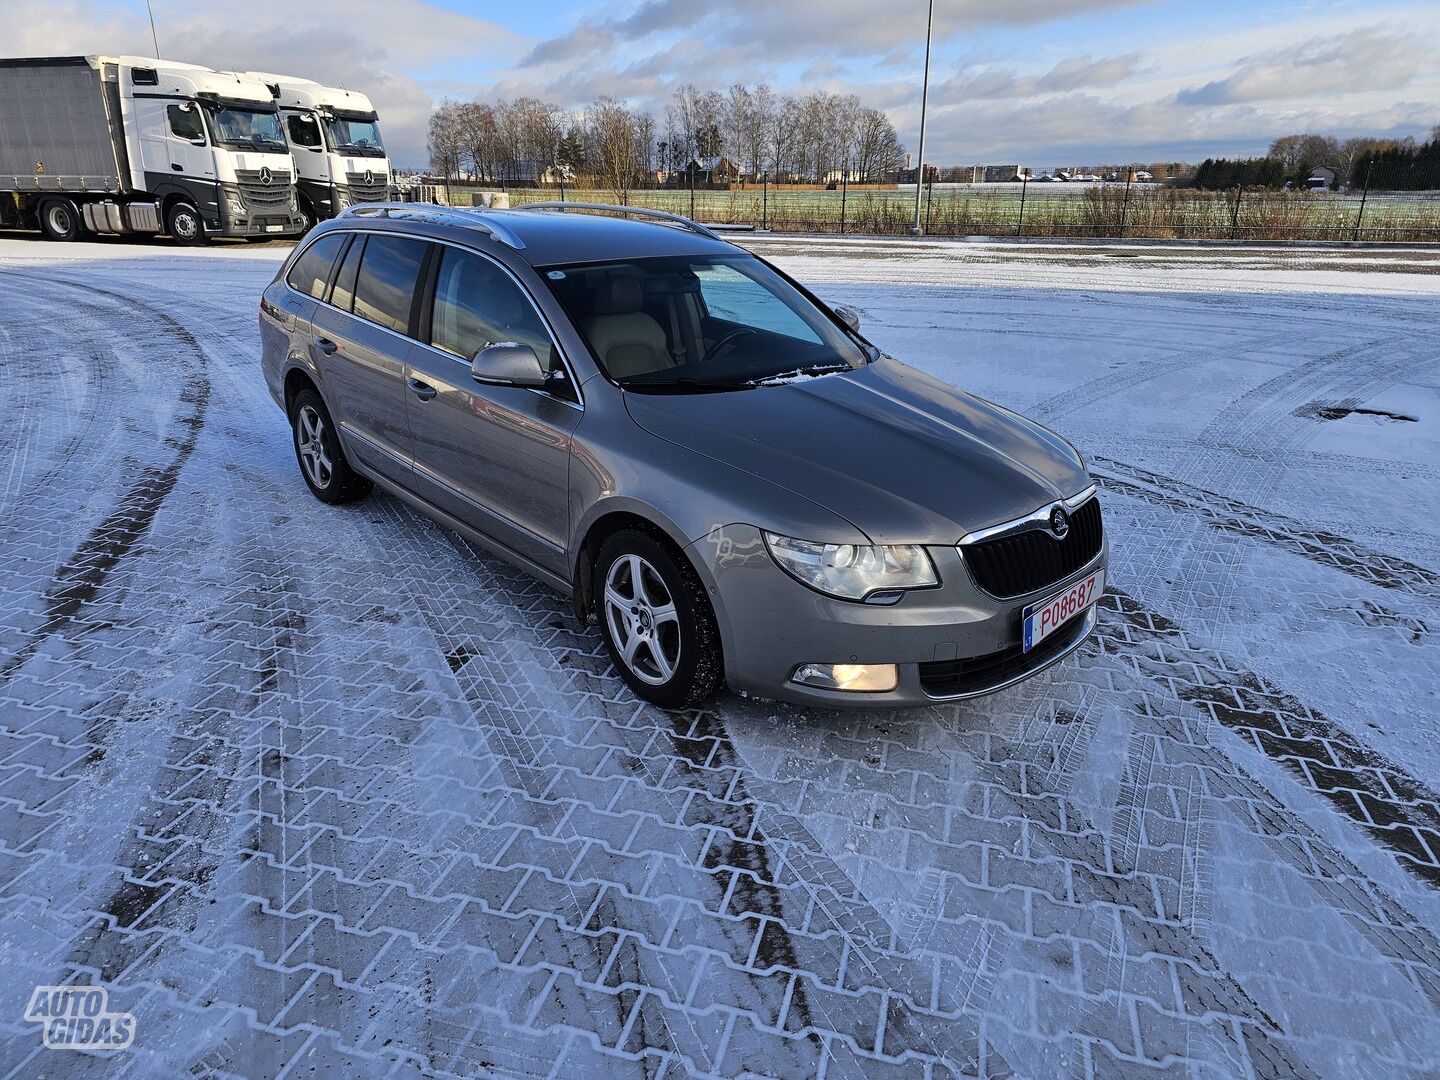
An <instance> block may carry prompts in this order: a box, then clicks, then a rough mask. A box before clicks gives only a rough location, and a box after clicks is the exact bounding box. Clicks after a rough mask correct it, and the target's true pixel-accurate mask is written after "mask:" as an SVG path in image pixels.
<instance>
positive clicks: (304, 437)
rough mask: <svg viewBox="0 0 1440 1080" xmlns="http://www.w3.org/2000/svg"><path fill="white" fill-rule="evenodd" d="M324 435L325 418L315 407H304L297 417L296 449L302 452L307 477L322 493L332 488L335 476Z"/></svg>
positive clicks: (302, 462) (301, 461)
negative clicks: (332, 480)
mask: <svg viewBox="0 0 1440 1080" xmlns="http://www.w3.org/2000/svg"><path fill="white" fill-rule="evenodd" d="M324 435H325V419H324V417H322V416H321V415H320V413H319V412H318V411H317V410H316V409H315V407H314V406H313V405H302V406H301V407H300V411H299V412H298V413H297V414H296V416H295V449H296V450H298V451H299V452H300V463H301V464H302V465H303V466H304V467H305V475H306V476H308V477H309V478H310V482H311V483H312V484H314V485H315V486H316V487H317V488H319V489H320V490H321V491H324V490H325V489H326V488H328V487H329V486H330V478H331V477H332V476H333V475H334V468H333V467H332V466H331V464H330V455H329V454H328V453H326V451H325V440H324Z"/></svg>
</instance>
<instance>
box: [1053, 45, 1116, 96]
mask: <svg viewBox="0 0 1440 1080" xmlns="http://www.w3.org/2000/svg"><path fill="white" fill-rule="evenodd" d="M1139 67H1140V54H1139V53H1125V54H1124V55H1122V56H1102V57H1101V58H1100V59H1099V60H1093V59H1091V58H1090V57H1089V56H1076V57H1072V58H1070V59H1069V60H1062V61H1060V63H1058V64H1056V65H1055V66H1054V67H1053V68H1051V69H1050V70H1049V71H1048V72H1046V73H1045V74H1044V75H1042V76H1041V77H1040V85H1041V86H1043V87H1045V88H1046V89H1049V90H1078V89H1080V88H1081V87H1086V86H1114V85H1115V84H1116V83H1118V82H1123V81H1124V80H1126V79H1128V78H1129V77H1130V76H1131V75H1133V74H1135V72H1136V71H1137V70H1138V69H1139Z"/></svg>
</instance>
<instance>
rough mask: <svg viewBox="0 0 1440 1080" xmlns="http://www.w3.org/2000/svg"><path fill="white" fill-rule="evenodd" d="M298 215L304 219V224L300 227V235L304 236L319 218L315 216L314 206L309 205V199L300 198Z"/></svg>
mask: <svg viewBox="0 0 1440 1080" xmlns="http://www.w3.org/2000/svg"><path fill="white" fill-rule="evenodd" d="M300 216H301V217H302V218H303V219H304V221H305V224H304V225H303V226H301V229H300V236H304V235H305V234H306V233H308V232H309V231H310V230H311V229H313V228H314V227H315V224H316V222H318V221H319V218H317V217H316V216H315V208H314V207H313V206H311V205H310V200H309V199H301V200H300ZM296 239H299V237H296Z"/></svg>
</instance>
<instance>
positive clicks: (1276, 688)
mask: <svg viewBox="0 0 1440 1080" xmlns="http://www.w3.org/2000/svg"><path fill="white" fill-rule="evenodd" d="M746 242H747V243H750V244H752V245H753V246H754V247H755V248H756V249H757V250H759V251H761V252H762V253H763V254H765V255H766V256H767V257H770V258H773V259H775V260H776V261H777V262H778V263H779V264H780V265H781V266H782V267H784V268H785V269H786V270H787V271H789V272H790V273H791V274H793V275H795V276H796V277H798V278H799V279H800V280H802V281H804V282H805V283H806V284H807V285H809V286H811V287H812V288H813V289H814V290H815V291H816V292H817V293H819V294H820V295H822V296H824V297H825V298H826V299H828V300H831V301H833V302H836V303H846V304H850V305H852V306H854V307H857V308H858V309H859V310H860V311H861V312H862V317H863V320H864V327H865V330H866V332H867V333H868V334H869V335H870V336H871V337H872V338H873V339H874V340H875V341H877V343H879V344H880V345H882V346H883V347H885V348H886V349H887V350H889V351H891V352H893V353H895V354H896V355H898V356H901V357H902V358H904V359H908V360H910V361H911V362H913V363H915V364H917V365H918V366H921V367H924V368H926V369H927V370H929V371H932V372H934V373H936V374H938V375H940V376H942V377H944V378H946V379H948V380H950V381H953V382H955V383H957V384H959V385H961V386H964V387H966V388H968V389H971V390H974V391H975V392H977V393H979V394H981V395H983V396H985V397H988V398H991V399H993V400H996V401H998V402H1000V403H1002V404H1004V405H1007V406H1011V407H1014V408H1016V409H1017V410H1019V411H1021V412H1025V413H1027V414H1029V415H1032V416H1035V417H1037V418H1038V419H1041V420H1042V421H1044V422H1046V423H1048V424H1050V425H1051V426H1053V427H1055V428H1056V429H1057V430H1059V431H1061V432H1062V433H1063V434H1065V435H1067V436H1068V437H1070V438H1071V439H1072V440H1073V441H1075V443H1076V444H1077V445H1078V446H1079V447H1080V448H1081V450H1082V451H1083V452H1084V453H1085V455H1086V457H1087V459H1088V460H1089V462H1090V464H1091V468H1092V471H1093V472H1094V473H1095V475H1096V476H1097V477H1098V478H1099V479H1100V481H1101V484H1102V489H1103V498H1104V504H1105V512H1106V527H1107V530H1108V533H1109V536H1110V542H1111V545H1112V568H1111V572H1110V578H1111V582H1110V587H1111V590H1112V591H1111V593H1110V594H1109V595H1107V597H1106V598H1105V600H1104V601H1103V603H1104V611H1103V617H1102V620H1101V628H1100V632H1099V633H1098V634H1097V636H1096V638H1095V639H1094V640H1093V641H1092V643H1091V644H1090V645H1089V646H1087V647H1086V648H1085V649H1084V650H1083V651H1082V652H1081V653H1080V654H1078V655H1077V656H1076V657H1073V658H1071V659H1070V660H1068V661H1066V662H1065V663H1063V664H1061V665H1059V666H1057V667H1055V668H1052V669H1050V671H1048V672H1046V673H1045V674H1043V675H1041V676H1040V677H1037V678H1036V679H1033V680H1031V681H1030V682H1028V683H1026V684H1023V685H1022V686H1020V687H1018V688H1016V689H1014V690H1012V691H1008V692H1005V693H1002V694H997V695H994V696H992V697H990V698H987V699H984V700H982V701H980V702H978V703H970V704H965V705H958V706H951V707H945V708H934V709H930V710H925V711H918V712H905V713H881V714H844V715H838V714H830V713H821V712H815V711H807V710H805V709H800V708H795V707H790V706H782V705H775V704H772V703H768V702H763V701H756V700H747V699H741V698H737V697H734V696H725V697H723V698H722V699H720V701H719V702H718V703H717V704H716V705H715V707H713V708H712V709H708V710H705V711H697V712H692V713H686V714H678V715H671V714H666V713H662V712H659V711H657V710H654V709H652V708H649V707H648V706H641V705H639V704H637V703H636V701H635V700H634V699H633V698H632V697H631V696H630V695H629V694H628V693H627V691H626V690H625V688H624V687H623V685H622V684H621V683H620V682H619V680H618V679H616V678H614V677H612V676H611V675H610V674H608V672H607V671H606V665H605V663H604V661H603V659H602V647H601V643H600V639H599V637H598V634H597V633H596V632H595V631H594V629H593V628H586V627H581V626H578V625H577V624H576V623H575V622H574V620H573V617H572V616H570V615H569V614H568V612H567V605H566V603H565V602H564V601H562V600H561V599H560V598H559V597H558V596H556V595H555V594H553V593H551V592H549V591H548V590H547V589H546V588H544V587H542V586H540V585H537V584H535V583H533V582H532V581H530V580H529V579H527V578H525V577H523V576H521V575H520V574H518V573H517V572H515V571H513V570H512V569H510V568H509V567H508V566H507V565H505V564H504V563H501V562H500V561H499V560H497V559H494V558H491V557H489V556H487V555H486V554H485V553H484V552H482V551H478V550H474V549H472V548H470V547H469V546H468V545H467V544H466V543H465V542H463V541H462V540H460V539H459V538H458V537H456V536H454V535H453V534H450V533H448V532H446V531H445V530H443V529H441V528H440V527H438V526H437V525H435V524H433V523H431V522H430V521H428V520H427V519H424V518H422V517H420V516H418V515H416V514H414V513H412V512H411V511H409V510H408V509H406V508H405V507H404V506H402V505H401V504H399V503H398V502H397V501H395V500H393V499H391V498H389V497H386V496H383V495H378V494H377V495H375V496H372V497H371V498H370V499H368V500H366V501H364V502H361V503H358V504H356V505H354V506H351V507H343V508H331V507H326V506H323V505H321V504H320V503H318V502H316V501H315V500H314V499H312V498H311V497H310V496H309V495H308V493H307V492H306V489H305V487H304V485H303V483H302V482H301V480H300V477H299V474H298V472H297V470H296V466H295V462H294V458H293V454H292V451H291V448H290V443H289V433H288V430H287V428H286V425H285V422H284V419H283V417H282V416H281V415H280V413H279V411H278V410H277V409H276V408H275V406H274V404H273V402H271V400H270V399H269V397H268V395H267V394H266V392H265V390H264V387H263V386H262V385H261V380H260V375H259V371H258V366H257V361H258V356H257V353H258V341H257V333H256V328H255V320H256V308H257V305H258V296H259V292H260V289H261V287H262V286H263V284H264V283H265V282H267V281H268V280H269V279H270V277H271V276H272V275H273V273H274V271H275V268H276V265H277V263H278V260H279V259H280V258H281V257H282V255H283V254H284V249H282V248H278V247H276V248H272V247H268V246H267V247H265V248H253V247H230V248H226V249H223V250H222V249H219V248H216V249H214V250H207V251H203V252H199V253H195V252H188V251H186V252H180V251H175V250H173V249H169V248H167V247H165V246H163V245H159V244H156V245H145V244H119V243H108V244H91V245H76V246H70V247H57V246H54V245H50V244H47V243H43V242H39V241H30V240H16V239H0V417H3V422H0V965H3V970H4V973H5V976H4V978H3V980H0V1076H23V1077H29V1076H42V1075H43V1076H97V1077H98V1076H102V1075H103V1076H106V1077H111V1076H135V1077H140V1076H144V1077H152V1076H153V1077H167V1078H169V1077H176V1076H195V1077H211V1076H216V1077H221V1076H265V1077H274V1076H280V1075H294V1076H307V1075H315V1076H347V1077H348V1076H361V1075H395V1076H420V1075H424V1076H431V1075H436V1076H476V1075H481V1076H501V1077H510V1076H524V1077H530V1076H537V1077H543V1076H554V1077H567V1078H568V1077H600V1076H632V1075H633V1076H637V1077H639V1076H646V1077H651V1076H660V1075H663V1076H666V1077H670V1076H684V1075H690V1074H694V1075H710V1074H717V1075H723V1076H738V1075H745V1074H755V1075H767V1076H781V1077H811V1076H816V1075H823V1076H825V1077H829V1078H834V1077H842V1076H845V1077H848V1076H861V1075H864V1076H886V1077H890V1076H894V1077H916V1078H921V1077H925V1078H929V1077H939V1076H949V1075H975V1074H979V1075H983V1076H1005V1075H1014V1076H1017V1077H1048V1076H1076V1077H1080V1076H1092V1075H1095V1076H1099V1075H1107V1076H1108V1075H1149V1074H1150V1073H1152V1072H1160V1071H1169V1072H1172V1073H1175V1074H1186V1075H1190V1076H1197V1077H1201V1076H1203V1077H1212V1076H1255V1077H1291V1076H1319V1077H1341V1076H1374V1077H1386V1078H1388V1077H1395V1076H1423V1075H1434V1074H1436V1072H1437V1071H1440V1049H1437V1048H1440V930H1437V929H1436V928H1437V927H1440V895H1437V890H1440V739H1437V738H1436V735H1437V731H1440V650H1437V647H1436V635H1437V633H1440V540H1437V535H1440V532H1437V524H1436V523H1437V521H1440V497H1437V495H1436V491H1437V480H1440V305H1437V301H1440V252H1424V251H1414V252H1384V253H1370V252H1358V251H1336V250H1329V251H1314V252H1288V251H1264V250H1256V249H1250V248H1236V249H1225V250H1205V251H1199V250H1196V249H1185V248H1164V247H1121V246H1114V247H1094V248H1087V247H1079V246H1063V247H1061V246H1053V247H1041V246H1036V245H1025V246H1023V247H1007V246H997V245H979V244H974V245H971V244H948V243H918V244H917V243H912V242H907V241H891V242H885V241H880V242H863V241H856V240H833V241H819V242H812V241H797V240H790V239H781V238H773V239H761V238H754V239H749V240H747V241H746ZM863 450H864V448H863V447H857V448H856V452H863ZM66 982H73V983H81V984H93V985H99V986H104V987H106V988H107V989H108V990H109V991H110V1005H109V1008H110V1009H112V1010H125V1011H129V1012H131V1013H133V1014H134V1016H135V1039H134V1044H133V1046H131V1047H130V1048H129V1049H126V1050H122V1051H117V1052H113V1053H111V1054H108V1055H85V1054H80V1053H77V1052H75V1051H67V1050H49V1049H45V1048H44V1047H43V1046H42V1044H41V1038H40V1028H39V1026H38V1025H37V1024H34V1023H30V1022H27V1021H25V1020H24V1019H23V1018H22V1017H23V1016H24V1014H25V1011H26V1005H27V1001H28V1000H29V999H30V995H31V991H32V989H33V988H34V987H35V986H37V985H48V984H59V983H66Z"/></svg>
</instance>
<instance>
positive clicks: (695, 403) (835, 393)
mask: <svg viewBox="0 0 1440 1080" xmlns="http://www.w3.org/2000/svg"><path fill="white" fill-rule="evenodd" d="M625 404H626V407H627V409H628V410H629V412H630V415H631V417H632V418H633V419H634V420H635V422H636V423H637V424H639V425H640V426H641V427H642V428H644V429H645V430H646V431H648V432H650V433H651V434H652V435H655V436H657V437H658V438H661V439H665V440H667V441H669V442H673V443H676V444H678V445H681V446H684V447H687V448H689V449H691V450H693V451H696V452H698V453H701V454H704V455H706V456H708V457H712V458H715V459H717V460H719V461H723V462H725V463H727V464H729V465H732V466H734V467H735V468H738V469H740V470H741V471H743V472H747V473H750V474H752V475H754V476H759V477H764V478H765V479H766V480H768V481H770V482H771V483H773V484H778V485H780V486H781V487H784V488H786V489H788V490H790V491H793V492H794V493H795V494H797V495H800V496H803V497H804V498H806V499H809V500H811V501H813V502H816V503H819V504H820V505H822V506H824V507H825V508H826V509H827V510H829V511H831V512H832V513H834V514H837V515H839V516H840V517H843V518H845V519H847V520H848V521H850V522H851V523H852V524H854V525H855V527H856V528H858V529H860V530H861V531H862V532H863V533H865V535H866V536H868V537H869V538H870V539H871V540H872V541H873V542H875V543H881V544H887V543H930V544H953V543H954V542H955V541H956V540H958V539H959V538H960V537H961V536H963V535H964V534H965V533H967V532H971V531H973V530H975V529H983V528H986V527H988V526H991V525H998V524H1000V523H1001V522H1005V521H1010V520H1013V519H1014V518H1018V517H1023V516H1024V515H1026V514H1029V513H1031V512H1032V511H1034V510H1036V509H1038V508H1040V507H1041V506H1043V505H1045V504H1046V503H1050V502H1054V501H1055V500H1056V499H1060V498H1065V497H1068V496H1071V495H1074V494H1076V493H1077V492H1079V491H1081V490H1082V489H1083V488H1085V487H1086V486H1087V485H1088V484H1089V483H1090V478H1089V476H1088V475H1087V474H1086V472H1085V470H1084V467H1083V466H1082V465H1081V462H1080V459H1079V456H1078V455H1077V454H1076V453H1075V451H1074V450H1073V449H1072V448H1071V447H1070V445H1069V444H1068V443H1066V442H1065V441H1064V440H1063V439H1061V438H1060V437H1059V436H1058V435H1055V434H1054V433H1053V432H1050V431H1047V430H1046V429H1045V428H1043V427H1041V426H1040V425H1039V424H1036V423H1034V422H1033V421H1030V420H1026V419H1025V418H1023V417H1021V416H1017V415H1016V414H1015V413H1012V412H1010V411H1009V410H1007V409H1002V408H1001V407H999V406H998V405H993V404H991V403H990V402H987V401H983V400H981V399H980V398H977V397H975V396H974V395H972V394H967V393H964V392H963V391H960V390H957V389H955V387H953V386H950V385H948V384H946V383H943V382H941V381H940V380H938V379H935V378H932V377H931V376H929V375H926V374H924V373H923V372H920V371H917V370H915V369H914V368H911V367H909V366H908V365H906V364H902V363H900V362H899V361H897V360H893V359H890V358H888V357H885V358H882V359H880V360H877V361H876V362H875V363H873V364H868V365H866V366H865V367H862V368H857V369H856V370H854V371H847V372H842V373H839V374H834V375H823V376H819V377H816V378H813V379H806V380H803V381H799V382H794V383H790V384H787V385H782V386H765V387H760V388H758V389H755V390H746V391H738V392H734V393H719V394H638V393H627V394H626V395H625ZM749 524H754V525H759V526H761V527H764V526H765V524H766V523H765V522H763V521H757V522H750V523H749ZM804 539H813V540H824V539H826V538H825V537H805V538H804Z"/></svg>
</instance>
